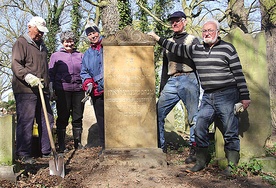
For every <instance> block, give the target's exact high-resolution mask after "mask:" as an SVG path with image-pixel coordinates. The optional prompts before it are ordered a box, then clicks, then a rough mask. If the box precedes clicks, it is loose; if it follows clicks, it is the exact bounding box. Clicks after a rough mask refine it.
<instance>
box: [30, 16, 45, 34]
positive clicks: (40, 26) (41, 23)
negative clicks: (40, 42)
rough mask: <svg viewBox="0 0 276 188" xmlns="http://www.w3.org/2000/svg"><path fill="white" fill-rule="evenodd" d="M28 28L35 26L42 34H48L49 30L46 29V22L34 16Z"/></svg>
mask: <svg viewBox="0 0 276 188" xmlns="http://www.w3.org/2000/svg"><path fill="white" fill-rule="evenodd" d="M28 25H30V26H36V27H37V29H38V30H39V31H41V32H43V33H47V32H49V30H48V29H47V27H46V21H45V20H44V19H43V18H41V17H39V16H34V17H33V18H32V19H31V20H30V21H29V23H28Z"/></svg>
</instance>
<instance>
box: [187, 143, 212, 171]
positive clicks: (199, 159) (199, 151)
mask: <svg viewBox="0 0 276 188" xmlns="http://www.w3.org/2000/svg"><path fill="white" fill-rule="evenodd" d="M210 159H211V157H210V154H209V152H208V148H200V147H197V148H196V164H195V165H194V166H193V167H192V168H191V169H190V170H191V171H192V172H197V171H200V170H202V169H204V168H205V167H206V166H207V165H208V163H209V162H210Z"/></svg>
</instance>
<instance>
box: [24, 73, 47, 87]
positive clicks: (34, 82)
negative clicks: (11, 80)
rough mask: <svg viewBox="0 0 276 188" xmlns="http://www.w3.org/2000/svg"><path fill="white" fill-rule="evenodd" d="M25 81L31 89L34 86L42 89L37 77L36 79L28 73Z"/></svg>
mask: <svg viewBox="0 0 276 188" xmlns="http://www.w3.org/2000/svg"><path fill="white" fill-rule="evenodd" d="M25 81H26V82H27V83H28V84H29V85H30V86H31V87H35V86H38V85H40V86H41V88H43V85H42V83H41V81H40V79H39V78H38V77H36V76H35V75H33V74H31V73H28V74H27V75H26V76H25Z"/></svg>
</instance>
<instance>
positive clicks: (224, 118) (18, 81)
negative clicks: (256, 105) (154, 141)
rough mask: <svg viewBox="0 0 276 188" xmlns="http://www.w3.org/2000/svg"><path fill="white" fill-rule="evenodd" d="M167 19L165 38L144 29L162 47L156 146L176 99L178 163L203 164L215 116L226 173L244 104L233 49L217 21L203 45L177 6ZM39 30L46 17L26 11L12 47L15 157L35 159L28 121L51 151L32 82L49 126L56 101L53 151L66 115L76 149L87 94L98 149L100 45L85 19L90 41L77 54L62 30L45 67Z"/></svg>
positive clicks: (234, 155)
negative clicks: (184, 146)
mask: <svg viewBox="0 0 276 188" xmlns="http://www.w3.org/2000/svg"><path fill="white" fill-rule="evenodd" d="M168 21H169V22H170V24H171V28H172V30H173V32H174V34H173V36H172V37H171V38H169V39H164V38H160V37H159V36H158V35H156V34H155V33H154V32H150V33H148V34H149V35H150V36H151V37H153V38H154V39H155V40H156V41H157V42H158V44H160V45H161V46H162V47H163V48H164V51H163V54H164V56H163V69H162V78H161V85H160V97H159V100H158V102H157V123H158V146H159V147H160V148H161V149H162V150H163V152H167V148H166V141H165V134H164V133H165V129H164V124H165V118H166V116H167V115H168V113H169V112H170V111H171V110H172V109H173V107H174V106H175V105H176V104H177V103H178V102H179V101H180V100H182V102H183V103H184V105H185V107H186V109H187V113H188V123H189V126H190V140H189V143H190V152H189V156H188V158H187V159H186V160H185V162H186V163H192V162H195V165H194V166H193V167H192V168H191V171H193V172H196V171H199V170H202V169H204V168H205V167H206V166H207V165H208V163H209V161H210V156H209V153H208V146H209V137H208V131H209V126H210V125H211V124H212V123H213V122H214V120H215V119H216V118H219V119H220V120H221V122H222V125H223V130H222V133H223V136H224V141H225V145H224V150H225V154H226V158H227V159H228V164H229V165H228V167H227V168H226V169H225V171H224V172H225V174H227V175H229V174H231V171H232V165H233V164H234V165H236V164H238V161H239V151H240V140H239V134H238V123H239V119H238V115H237V114H236V113H234V106H235V104H236V103H238V102H241V103H242V105H243V109H244V110H245V109H246V108H247V107H248V106H249V104H250V98H249V91H248V88H247V86H246V81H245V77H244V74H243V72H242V67H241V63H240V60H239V57H238V54H237V52H236V49H235V47H234V46H233V45H232V44H230V43H227V42H225V41H223V40H222V39H221V38H220V37H219V32H220V26H219V23H218V21H217V20H213V19H212V20H208V21H206V22H205V23H204V25H203V27H202V38H203V42H202V43H200V41H199V39H198V38H196V37H195V36H193V35H190V34H188V33H187V32H186V31H185V26H186V24H187V20H186V15H185V14H184V13H183V12H182V11H176V12H174V13H173V14H171V15H170V16H169V18H168ZM46 32H48V29H47V28H46V23H45V20H43V19H42V18H41V17H33V18H32V19H31V20H30V22H29V23H28V33H26V34H24V35H22V36H20V37H19V38H18V40H17V41H16V43H15V44H14V46H13V52H12V70H13V73H14V76H13V82H12V83H13V91H14V95H15V100H16V112H17V128H16V155H17V156H18V157H19V158H20V159H21V160H23V161H24V162H25V163H33V162H34V161H33V158H32V157H31V144H32V143H31V140H32V127H33V123H34V120H36V122H37V123H38V125H39V133H40V135H41V136H40V142H41V153H42V156H45V157H47V156H48V155H50V154H51V148H50V144H49V138H48V134H47V130H46V126H45V118H44V116H43V115H42V114H43V112H42V110H41V109H42V108H41V103H42V101H40V99H39V92H38V87H43V89H44V92H45V102H46V104H47V105H46V106H47V111H48V117H49V119H50V122H51V126H53V123H54V118H53V115H52V111H51V107H50V105H49V104H50V103H49V101H50V100H52V99H55V100H56V101H57V116H58V117H57V120H56V126H57V135H58V145H59V151H60V152H66V147H65V141H64V139H65V135H66V126H67V125H68V120H69V117H70V116H72V127H73V137H74V146H75V148H76V149H80V148H82V147H83V146H82V144H81V134H82V118H83V110H84V104H83V103H81V102H80V101H81V100H82V98H84V97H85V96H87V95H91V96H92V97H91V98H92V102H93V107H94V111H95V115H96V119H97V124H98V126H99V138H100V146H102V147H103V148H104V143H105V139H104V98H103V92H104V89H103V85H104V80H103V48H102V44H101V41H102V36H101V35H100V31H99V29H98V27H97V26H96V25H95V24H91V23H88V24H87V25H86V27H85V32H86V35H87V37H88V39H89V41H90V43H91V44H90V47H89V48H88V50H87V51H86V52H85V53H84V54H82V53H80V52H79V51H77V50H76V47H75V42H76V41H75V36H74V34H73V33H72V32H71V31H66V32H63V33H62V34H61V37H60V39H61V43H62V45H63V47H62V48H61V49H60V51H58V52H55V53H53V54H52V55H51V57H50V64H49V65H48V61H47V49H46V47H45V45H44V43H43V39H42V37H43V34H44V33H46ZM201 88H202V89H203V90H204V92H203V93H201V91H202V90H201ZM48 94H49V95H48ZM201 94H202V95H201ZM200 96H202V99H201V102H199V101H200Z"/></svg>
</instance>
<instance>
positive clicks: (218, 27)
mask: <svg viewBox="0 0 276 188" xmlns="http://www.w3.org/2000/svg"><path fill="white" fill-rule="evenodd" d="M210 22H211V23H214V24H215V25H216V26H217V30H218V31H219V30H220V24H219V22H218V20H216V19H214V18H211V19H208V20H207V21H206V22H205V23H204V24H203V25H205V24H207V23H210Z"/></svg>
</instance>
